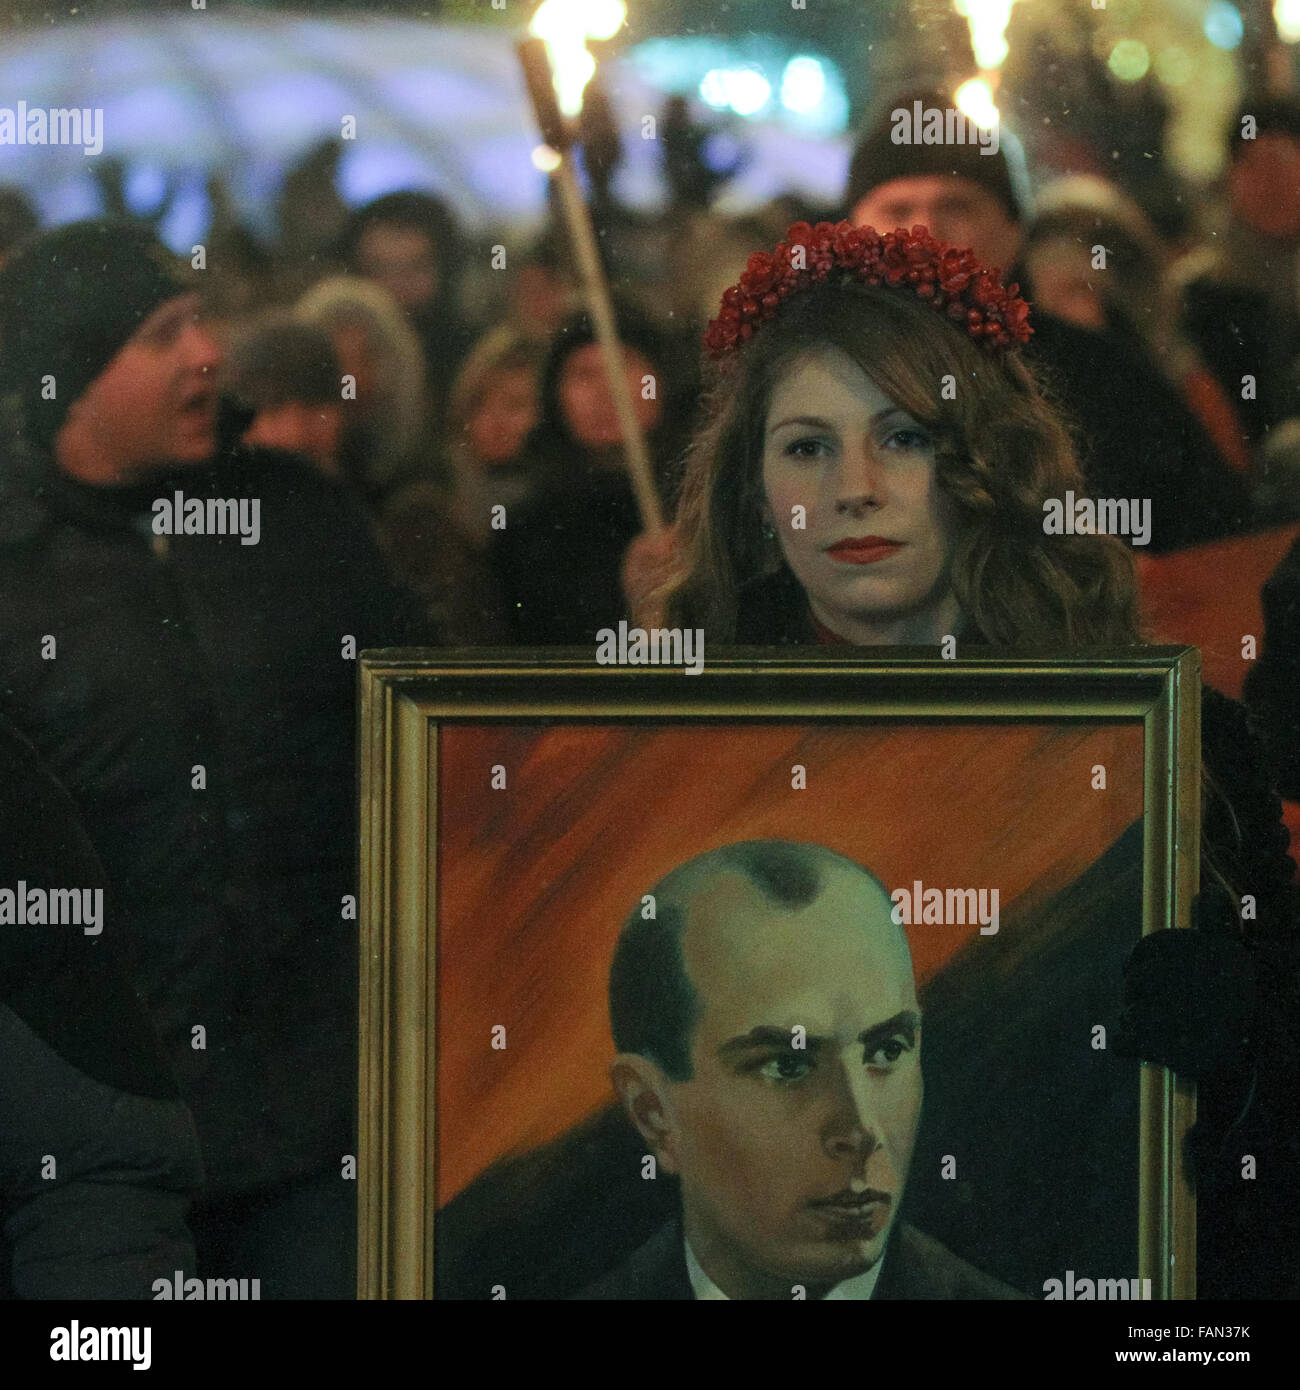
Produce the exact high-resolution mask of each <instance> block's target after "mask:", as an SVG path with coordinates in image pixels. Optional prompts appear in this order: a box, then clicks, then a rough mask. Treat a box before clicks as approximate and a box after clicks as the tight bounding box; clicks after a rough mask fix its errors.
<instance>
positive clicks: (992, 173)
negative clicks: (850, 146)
mask: <svg viewBox="0 0 1300 1390" xmlns="http://www.w3.org/2000/svg"><path fill="white" fill-rule="evenodd" d="M918 101H919V102H920V103H921V106H922V109H923V110H929V109H937V110H940V111H942V110H946V109H948V108H950V107H952V105H953V102H952V98H951V97H950V96H946V95H945V94H944V93H943V92H938V91H930V90H923V91H911V92H906V93H904V94H903V95H901V96H900V97H899V98H898V99H897V100H896V101H893V102H891V103H890V105H889V108H888V110H886V111H885V113H884V115H883V116H882V117H881V119H880V120H879V121H878V122H877V123H876V124H875V125H874V126H873V127H872V128H871V129H870V130H869V131H868V132H867V134H866V135H865V136H864V137H863V138H862V141H861V142H860V144H859V145H858V147H857V149H856V150H854V152H853V159H852V161H851V163H850V164H849V181H848V187H847V188H846V189H845V192H844V211H845V215H846V216H847V215H848V214H850V213H852V211H853V209H854V208H855V207H856V206H857V204H858V203H859V202H860V201H861V200H862V199H863V198H865V197H866V196H867V194H868V193H870V192H871V190H872V189H873V188H879V187H880V185H881V184H882V183H889V182H890V180H891V179H908V178H918V177H926V176H933V175H936V174H950V175H954V176H956V177H957V178H963V179H969V180H970V181H971V182H972V183H977V184H979V186H980V187H981V188H983V189H985V190H987V191H988V192H989V193H991V194H992V195H993V196H994V197H995V198H996V199H997V200H998V201H999V202H1000V203H1001V204H1002V206H1003V207H1004V208H1006V210H1007V215H1008V216H1009V217H1010V218H1011V220H1012V221H1013V222H1017V223H1019V222H1022V221H1024V217H1025V209H1024V207H1023V206H1022V199H1021V197H1020V196H1019V194H1018V192H1017V189H1016V184H1015V181H1014V179H1013V178H1012V174H1011V166H1010V163H1009V162H1008V160H1007V156H1006V153H1005V151H1004V149H1003V140H1005V139H1006V133H1005V132H1003V133H1002V135H1003V138H1002V140H999V142H998V149H997V151H996V153H994V154H983V153H981V149H980V146H979V145H949V144H945V145H918V144H911V145H903V144H898V145H896V144H895V143H894V140H893V129H894V122H893V113H894V112H895V111H896V110H899V109H900V108H901V109H905V110H907V111H908V112H911V111H913V110H914V104H915V103H916V102H918ZM877 230H878V231H887V230H892V228H877Z"/></svg>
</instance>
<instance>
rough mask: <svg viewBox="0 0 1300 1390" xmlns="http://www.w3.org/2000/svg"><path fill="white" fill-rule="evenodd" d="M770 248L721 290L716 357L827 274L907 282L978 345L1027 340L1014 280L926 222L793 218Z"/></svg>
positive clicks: (711, 332)
mask: <svg viewBox="0 0 1300 1390" xmlns="http://www.w3.org/2000/svg"><path fill="white" fill-rule="evenodd" d="M785 235H786V240H785V241H783V242H781V243H780V244H779V245H778V246H777V248H776V250H774V251H773V252H772V253H771V254H770V255H769V254H768V253H767V252H765V251H755V252H754V254H753V255H752V256H750V258H749V263H748V265H747V266H746V267H745V273H744V274H743V275H742V276H741V277H740V281H739V283H738V284H735V285H733V286H732V287H731V288H730V289H729V290H727V291H726V292H725V293H724V294H723V296H722V308H721V309H720V311H719V313H718V317H717V318H716V319H713V320H712V321H711V322H710V324H709V327H708V331H707V332H706V333H705V335H704V346H705V348H706V349H707V350H708V352H709V355H710V356H711V357H713V358H715V359H721V358H723V357H726V356H727V355H728V354H729V353H732V352H735V351H736V350H737V349H738V348H739V347H740V346H741V345H742V344H743V343H745V342H746V341H747V340H748V339H749V338H752V337H753V336H754V333H755V332H756V331H757V329H758V328H759V327H760V326H761V325H762V324H764V323H766V322H767V321H768V320H769V319H771V318H774V317H775V315H776V312H777V310H778V309H779V308H780V306H781V301H782V300H784V299H788V298H789V297H790V296H791V295H792V294H798V293H799V292H800V291H802V290H807V289H811V288H812V287H813V286H814V285H820V284H824V283H827V282H830V281H831V275H832V273H833V272H834V271H836V270H841V271H844V272H846V275H845V276H844V277H843V279H842V281H841V283H851V282H852V281H855V280H856V281H858V282H859V283H861V284H866V285H906V286H907V287H908V288H909V289H911V290H913V291H914V292H915V293H916V294H917V295H919V296H920V297H921V299H923V300H925V301H926V303H928V304H930V305H932V306H933V307H934V308H935V309H940V310H943V311H944V312H946V313H947V315H948V317H949V318H950V319H952V320H953V321H954V322H955V323H960V324H962V325H963V326H964V327H965V329H966V331H967V332H968V333H969V334H970V336H971V337H972V338H974V339H975V341H976V343H978V344H979V345H980V346H981V347H984V348H989V349H1000V348H1014V347H1016V346H1017V345H1018V344H1020V343H1025V342H1028V341H1029V335H1030V334H1031V333H1032V332H1033V331H1034V330H1033V329H1032V328H1030V326H1029V305H1028V304H1027V303H1026V302H1025V301H1024V300H1023V299H1020V298H1018V297H1017V291H1018V290H1019V288H1020V286H1019V285H1007V286H1005V287H1004V286H1003V285H1002V284H1001V283H1000V281H999V278H998V276H999V273H1000V272H998V271H997V270H994V271H992V272H990V271H986V270H985V269H984V268H983V267H982V266H981V265H980V264H979V262H978V261H976V259H975V256H974V254H973V253H972V252H970V251H958V250H957V249H956V248H955V247H952V246H946V245H944V243H943V242H940V241H936V240H935V239H934V238H933V237H932V236H931V235H930V233H929V232H927V231H926V229H925V228H924V227H913V228H912V230H911V231H910V232H907V231H904V230H903V228H901V227H899V228H898V230H897V231H893V232H885V233H884V234H883V235H882V234H880V233H878V232H877V231H876V230H875V228H873V227H855V226H854V225H853V224H852V223H851V222H834V223H832V222H819V223H818V224H817V225H816V226H815V227H810V226H809V225H808V223H807V222H796V223H795V224H794V225H793V226H792V227H791V228H790V230H789V231H787V232H786V234H785Z"/></svg>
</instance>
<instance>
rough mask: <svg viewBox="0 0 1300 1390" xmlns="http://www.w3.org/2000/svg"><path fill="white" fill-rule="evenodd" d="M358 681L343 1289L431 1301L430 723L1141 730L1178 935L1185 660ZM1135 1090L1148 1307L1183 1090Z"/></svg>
mask: <svg viewBox="0 0 1300 1390" xmlns="http://www.w3.org/2000/svg"><path fill="white" fill-rule="evenodd" d="M360 686H361V701H360V732H361V737H360V760H361V782H360V792H361V843H360V850H361V900H360V927H361V967H360V1049H361V1051H360V1102H359V1152H358V1201H359V1233H358V1296H359V1297H361V1298H368V1299H373V1298H404V1299H420V1298H432V1297H433V1296H434V1263H433V1251H434V1241H435V1235H434V1209H435V1134H436V1127H435V1100H436V1095H435V1089H436V1088H435V1078H436V1071H435V1046H434V1044H435V1037H436V1026H435V1016H436V1005H437V999H438V980H437V967H438V959H437V930H436V926H437V922H438V908H439V903H438V899H437V891H436V890H437V883H438V854H439V842H438V829H439V812H440V810H443V811H446V810H447V808H446V807H442V808H440V806H439V800H438V798H439V731H440V730H444V729H446V730H452V729H455V728H456V726H458V725H460V726H469V725H473V726H474V727H476V728H483V727H486V726H506V727H507V728H508V727H510V726H515V725H527V726H529V727H530V728H540V727H545V728H551V729H553V728H556V727H558V726H564V727H569V726H579V725H592V724H600V725H601V726H602V727H607V726H611V725H627V726H629V727H630V726H633V725H637V726H641V727H643V728H644V727H646V726H654V727H659V726H665V727H666V726H672V725H682V724H685V725H690V726H691V727H693V728H704V729H708V728H714V727H716V728H722V727H725V726H728V725H731V726H735V725H744V724H750V725H755V724H759V723H762V724H765V725H766V724H779V723H782V722H784V723H791V722H794V723H796V724H798V725H799V726H801V727H802V726H804V725H807V726H810V727H811V726H819V725H823V724H825V725H828V726H830V725H836V726H838V727H840V728H843V727H846V726H847V727H857V726H862V727H870V728H872V729H876V730H879V729H884V728H889V729H896V728H899V727H902V726H908V725H912V724H915V725H916V726H917V727H918V728H928V727H932V726H936V725H942V726H945V727H952V728H961V727H963V726H971V727H973V726H974V725H975V724H977V723H978V724H979V725H981V726H982V727H992V726H995V725H1003V726H1005V725H1027V724H1034V725H1036V726H1037V725H1053V726H1055V725H1058V724H1059V725H1061V726H1063V727H1064V726H1069V727H1070V728H1073V729H1078V728H1079V727H1080V726H1087V727H1088V728H1091V729H1104V728H1106V727H1108V726H1110V725H1114V726H1116V727H1118V726H1121V725H1122V726H1127V727H1140V730H1141V736H1142V749H1143V756H1142V767H1141V772H1140V782H1136V783H1135V785H1140V788H1141V823H1142V833H1141V845H1142V849H1141V885H1142V904H1141V914H1142V916H1141V921H1142V928H1141V929H1142V933H1143V934H1147V933H1150V932H1153V931H1156V930H1159V929H1161V928H1164V927H1176V928H1182V927H1187V926H1189V925H1190V921H1191V905H1192V900H1193V898H1194V896H1195V893H1196V890H1197V884H1198V874H1199V834H1200V784H1201V764H1200V757H1201V753H1200V699H1199V694H1200V657H1199V654H1198V652H1197V651H1196V650H1195V649H1194V648H1190V647H1147V648H1140V649H1125V650H1116V651H1107V652H1098V653H1090V654H1085V655H1079V654H1071V655H1063V656H1060V657H1053V656H1043V655H1036V656H1032V657H1030V656H1025V657H1020V656H1017V655H1015V654H1014V653H1007V652H1004V651H1003V652H999V653H998V654H996V655H988V656H968V657H964V658H963V659H961V660H951V661H947V660H940V659H937V658H934V657H932V656H929V655H920V654H912V653H910V652H908V651H905V650H904V651H898V650H893V651H891V653H890V655H889V656H888V657H882V656H879V655H875V654H864V653H863V652H862V651H861V650H860V649H855V650H853V651H851V652H839V651H833V650H832V651H827V650H825V649H818V650H815V651H808V650H793V651H792V650H788V649H781V650H772V649H763V650H758V649H754V650H748V649H732V650H731V651H729V652H728V654H727V655H726V656H725V657H718V658H711V659H710V661H709V662H708V664H707V666H706V668H705V669H704V671H703V672H702V673H701V674H699V675H698V676H696V675H690V676H688V675H686V674H685V673H684V672H683V671H681V670H680V669H677V670H674V669H667V668H656V669H646V668H640V669H628V668H625V667H605V666H597V665H596V664H595V663H594V662H593V661H592V660H591V658H590V655H589V654H581V653H574V652H570V651H564V650H559V649H549V650H535V651H520V650H509V651H507V650H504V649H502V650H496V649H492V650H484V649H478V650H475V651H473V652H470V651H453V652H448V651H407V650H403V651H379V652H369V653H365V654H363V658H362V661H361V663H360ZM1133 775H1134V776H1135V777H1136V776H1137V774H1136V773H1134V774H1133ZM637 891H638V892H639V891H641V890H640V889H638V890H637ZM1138 1087H1139V1100H1138V1106H1139V1116H1140V1118H1139V1152H1138V1155H1137V1161H1136V1181H1137V1189H1138V1198H1137V1204H1138V1213H1139V1222H1138V1232H1137V1238H1136V1249H1137V1263H1138V1272H1139V1275H1140V1277H1141V1278H1144V1279H1150V1280H1151V1288H1152V1293H1151V1296H1152V1297H1154V1298H1160V1299H1166V1298H1180V1299H1182V1298H1193V1297H1195V1287H1196V1283H1195V1280H1196V1273H1195V1267H1196V1242H1195V1204H1194V1197H1193V1195H1192V1193H1191V1191H1190V1189H1189V1187H1188V1185H1187V1183H1186V1181H1185V1180H1184V1178H1183V1176H1182V1174H1181V1165H1180V1163H1179V1162H1178V1155H1179V1154H1180V1152H1181V1146H1182V1141H1183V1136H1184V1135H1185V1133H1186V1131H1187V1129H1188V1128H1189V1127H1190V1125H1191V1124H1192V1123H1193V1120H1194V1117H1195V1088H1194V1086H1192V1085H1190V1084H1185V1083H1182V1082H1179V1081H1176V1080H1175V1078H1174V1077H1173V1076H1172V1074H1171V1073H1170V1072H1168V1071H1167V1070H1166V1069H1164V1068H1162V1067H1158V1066H1154V1065H1147V1064H1143V1065H1142V1066H1141V1071H1140V1077H1139V1079H1138Z"/></svg>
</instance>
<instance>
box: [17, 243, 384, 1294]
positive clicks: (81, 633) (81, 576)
mask: <svg viewBox="0 0 1300 1390" xmlns="http://www.w3.org/2000/svg"><path fill="white" fill-rule="evenodd" d="M196 283H197V281H196V279H195V278H194V277H193V276H191V274H190V273H189V272H188V270H185V269H181V268H179V267H178V266H177V264H176V262H175V260H174V258H172V257H171V255H170V254H169V253H168V252H167V251H166V249H165V248H164V247H162V246H161V245H160V244H159V243H158V242H157V241H156V240H155V239H154V238H153V237H152V236H151V235H150V234H148V233H147V232H146V231H144V230H143V229H141V228H139V227H137V226H135V225H133V224H118V223H113V222H110V221H94V222H85V223H76V224H72V225H70V226H65V227H61V228H59V229H57V230H55V231H52V232H50V233H48V234H46V235H44V236H42V237H40V238H37V239H36V240H35V241H34V242H32V243H30V244H29V245H28V246H27V247H26V248H25V249H24V251H23V252H22V253H20V254H19V255H18V256H16V257H15V258H14V259H13V260H12V261H11V262H10V263H9V264H8V265H7V266H6V267H5V270H4V272H3V277H0V367H2V371H3V381H2V384H3V387H4V397H5V408H6V411H7V427H6V430H5V435H4V441H3V443H4V448H3V452H4V455H5V457H4V466H3V469H0V487H2V489H3V494H4V495H3V496H2V497H0V592H3V593H4V596H5V601H4V604H3V608H2V610H0V712H3V713H4V714H5V715H6V716H7V717H8V718H10V719H11V720H12V721H13V722H14V724H16V725H17V726H18V727H19V728H20V729H21V730H22V731H23V732H24V733H25V734H26V735H27V737H28V738H30V739H31V741H32V742H33V744H34V745H35V746H36V748H37V750H38V752H39V754H40V756H41V758H42V759H43V760H44V762H45V763H46V764H48V766H49V768H50V770H51V772H52V773H53V774H54V775H55V776H56V777H57V778H58V779H59V781H60V782H61V783H62V784H63V785H64V786H65V787H66V788H67V790H68V792H69V793H70V795H71V797H72V800H73V803H74V805H75V806H76V809H77V812H78V813H79V815H80V816H81V818H82V820H83V822H84V823H85V825H86V827H87V831H88V833H89V835H90V837H91V840H92V842H93V844H94V847H95V849H96V851H97V852H98V854H99V856H100V858H101V859H102V861H103V863H104V867H105V870H106V871H107V874H108V878H109V882H110V885H111V887H112V891H113V894H114V897H115V900H116V903H117V911H118V912H119V913H120V914H121V921H120V926H119V931H120V934H121V937H122V938H123V942H124V945H125V961H126V966H127V969H128V972H129V974H130V977H131V980H132V982H133V984H134V985H135V987H136V988H137V990H138V991H139V993H140V995H141V997H142V999H143V1000H144V1002H145V1003H146V1005H147V1006H148V1009H149V1012H150V1014H151V1016H152V1020H153V1023H154V1025H155V1026H156V1028H157V1030H158V1033H159V1035H160V1037H161V1039H162V1043H163V1047H164V1052H165V1056H166V1058H167V1060H168V1062H169V1063H170V1065H171V1066H172V1067H173V1069H174V1070H175V1073H176V1076H177V1079H178V1081H179V1083H180V1088H181V1094H182V1096H183V1097H184V1099H185V1100H186V1102H187V1103H188V1104H189V1106H190V1107H191V1109H192V1110H193V1113H194V1116H195V1120H196V1122H197V1125H198V1132H199V1138H200V1141H201V1144H202V1152H203V1161H204V1164H205V1167H206V1171H207V1184H206V1186H205V1188H204V1190H203V1193H202V1195H201V1199H200V1201H199V1203H198V1204H197V1205H196V1208H195V1210H194V1213H193V1215H192V1218H191V1224H192V1227H193V1230H194V1234H195V1238H196V1244H197V1246H198V1253H199V1263H200V1272H201V1273H202V1274H204V1275H208V1274H214V1275H220V1276H222V1277H227V1276H228V1277H249V1278H252V1277H260V1278H261V1280H262V1284H261V1289H262V1296H263V1297H266V1298H273V1297H336V1298H347V1297H351V1296H353V1292H354V1287H355V1285H354V1278H353V1267H354V1259H355V1256H354V1236H353V1223H354V1220H355V1203H356V1186H355V1182H354V1181H353V1178H352V1172H351V1165H350V1156H351V1155H353V1154H354V1153H355V1147H354V1144H353V1137H352V1136H353V1127H354V1120H355V1084H356V1062H355V1037H356V975H355V971H356V959H355V956H356V942H355V930H356V928H355V894H356V891H357V890H356V884H355V880H354V872H355V834H354V820H355V810H354V806H355V774H354V761H353V759H354V687H355V680H356V660H355V658H356V655H357V653H358V652H359V651H361V650H362V649H363V648H365V647H367V646H381V645H387V644H392V643H400V642H402V641H404V640H407V639H408V638H409V637H410V636H411V628H410V626H409V622H410V619H409V616H408V614H409V610H408V609H407V608H406V606H405V605H404V603H403V601H402V598H401V596H400V595H399V594H398V593H397V592H396V591H394V590H393V589H391V588H390V587H389V585H388V584H387V582H386V581H385V579H384V578H383V570H382V567H381V564H380V561H379V557H378V555H377V553H376V551H375V549H374V546H373V544H372V543H371V541H370V539H369V535H368V532H367V529H366V526H365V523H364V521H363V520H362V519H361V518H360V517H359V515H358V513H357V511H356V510H355V506H354V504H353V502H352V501H351V500H350V498H349V496H348V494H347V493H345V492H344V491H343V490H342V488H341V487H340V486H339V485H337V484H334V483H331V481H330V480H328V479H326V478H324V477H322V476H321V475H320V474H319V472H318V471H317V470H316V469H315V468H314V467H312V466H311V465H310V464H309V463H308V462H306V461H305V460H298V459H297V458H295V457H294V456H293V455H289V454H285V453H281V452H270V451H260V450H256V449H248V448H242V447H237V446H236V447H224V446H222V447H219V446H218V439H217V433H216V423H217V414H218V412H217V404H218V403H217V397H216V391H215V389H214V385H213V378H214V375H215V372H216V369H217V367H218V365H219V355H218V352H217V349H216V347H215V345H214V343H213V342H212V340H211V338H210V337H209V336H208V334H207V333H206V331H205V330H204V327H203V325H202V323H201V321H200V320H199V319H198V318H197V312H198V306H199V300H198V296H197V294H196V293H195V289H196Z"/></svg>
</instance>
